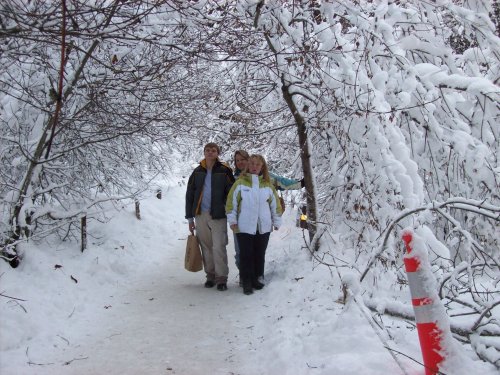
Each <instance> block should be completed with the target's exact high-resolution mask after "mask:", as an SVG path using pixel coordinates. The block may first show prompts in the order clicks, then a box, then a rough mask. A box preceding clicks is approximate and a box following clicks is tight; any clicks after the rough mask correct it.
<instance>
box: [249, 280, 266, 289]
mask: <svg viewBox="0 0 500 375" xmlns="http://www.w3.org/2000/svg"><path fill="white" fill-rule="evenodd" d="M264 285H265V284H262V283H261V282H260V281H259V280H257V279H254V280H252V287H253V288H254V289H257V290H261V289H262V288H264Z"/></svg>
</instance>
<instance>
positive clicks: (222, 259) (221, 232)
mask: <svg viewBox="0 0 500 375" xmlns="http://www.w3.org/2000/svg"><path fill="white" fill-rule="evenodd" d="M195 225H196V236H197V237H198V241H199V242H200V246H201V252H202V254H203V267H204V269H205V272H206V274H207V280H210V281H214V282H215V283H216V284H220V283H227V275H228V273H229V268H228V266H227V250H226V246H227V244H228V239H227V219H216V220H214V219H212V216H211V215H210V213H208V212H202V213H201V215H198V216H196V217H195Z"/></svg>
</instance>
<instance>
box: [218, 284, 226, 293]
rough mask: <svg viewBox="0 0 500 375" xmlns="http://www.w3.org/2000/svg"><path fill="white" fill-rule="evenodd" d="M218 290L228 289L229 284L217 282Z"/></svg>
mask: <svg viewBox="0 0 500 375" xmlns="http://www.w3.org/2000/svg"><path fill="white" fill-rule="evenodd" d="M217 290H220V291H221V292H223V291H224V290H227V284H226V283H220V284H217Z"/></svg>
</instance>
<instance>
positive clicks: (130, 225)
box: [0, 182, 494, 375]
mask: <svg viewBox="0 0 500 375" xmlns="http://www.w3.org/2000/svg"><path fill="white" fill-rule="evenodd" d="M184 192H185V186H184V185H183V183H182V182H181V183H178V184H177V185H175V184H174V185H172V186H170V187H168V188H167V187H165V188H164V189H163V199H162V200H158V199H156V198H154V197H151V198H150V199H146V200H144V201H142V202H141V216H142V219H141V220H140V221H139V220H137V219H136V218H135V216H134V210H133V207H132V206H128V207H126V208H125V209H124V210H123V211H121V212H120V213H119V214H117V215H116V216H115V217H114V218H113V219H112V220H111V221H110V222H109V223H106V224H101V223H97V222H94V223H92V224H91V225H89V227H90V229H89V235H91V236H92V238H89V248H88V249H87V250H86V251H85V252H84V253H81V252H80V251H79V248H78V245H77V244H71V243H62V242H59V241H54V243H52V244H49V245H44V246H43V247H41V246H36V245H34V244H29V245H28V246H27V247H26V256H25V259H24V261H23V262H22V264H21V266H20V267H19V268H18V269H16V270H13V269H11V268H10V267H9V266H8V265H7V263H5V262H0V292H1V294H2V295H1V296H0V322H1V331H0V373H1V374H2V375H31V374H37V375H44V374H56V375H57V374H63V375H66V374H68V375H69V374H74V375H83V374H108V375H113V374H120V375H128V374H130V375H132V374H134V375H135V374H159V375H160V374H161V375H165V374H167V375H168V374H183V375H198V374H200V375H201V374H227V375H230V374H232V375H236V374H239V375H253V374H260V375H266V374H281V375H285V374H289V375H301V374H314V375H323V374H341V375H342V374H344V375H350V374H352V375H354V374H356V375H357V374H370V375H377V374H380V375H382V374H384V375H386V374H404V373H405V372H406V373H408V374H423V370H422V367H421V366H420V365H418V364H417V363H416V362H415V361H413V360H411V359H410V358H408V357H412V358H415V359H416V360H418V361H421V356H420V349H419V344H418V337H417V333H416V331H415V330H414V329H413V328H412V326H411V325H409V324H407V323H406V322H403V321H397V320H388V319H386V318H384V321H383V324H384V325H385V326H387V327H389V328H390V332H391V335H392V339H391V340H389V337H388V334H387V331H380V334H381V336H382V337H384V338H385V339H386V340H389V341H388V342H389V345H390V346H391V347H392V348H394V349H396V350H397V351H399V352H401V353H403V354H404V355H399V354H397V358H398V360H399V361H400V363H401V365H402V366H403V368H404V371H403V370H402V369H401V368H400V367H399V366H398V364H397V363H396V361H395V360H394V359H393V358H392V357H391V356H390V354H389V352H388V350H387V349H385V348H384V345H383V343H382V341H381V340H380V339H379V337H378V336H377V334H376V333H375V331H374V329H373V328H372V327H371V326H370V324H369V323H368V321H367V320H366V319H365V317H364V316H363V315H362V314H361V312H360V308H359V307H358V305H357V304H355V303H354V302H352V301H351V302H348V303H347V304H345V305H344V304H342V303H340V301H338V300H339V298H340V296H341V288H340V282H339V280H338V276H336V273H335V272H334V273H333V274H331V273H330V271H329V270H328V269H327V268H326V267H321V266H317V265H316V266H314V265H313V263H312V262H311V261H310V259H309V256H308V254H307V252H306V251H305V250H304V249H302V246H303V241H302V230H301V229H299V228H296V226H295V218H296V211H295V210H293V209H291V208H288V209H287V211H286V212H285V215H284V218H285V220H284V225H283V227H282V228H281V229H280V230H279V231H277V232H273V233H272V235H271V241H270V244H269V247H268V250H267V263H266V281H267V285H266V287H265V288H264V289H263V290H262V291H256V292H255V293H254V294H253V295H251V296H245V295H244V294H243V293H242V290H241V288H240V287H238V274H237V269H236V267H235V266H234V247H233V239H232V235H230V238H229V246H228V257H229V264H230V277H229V283H228V287H229V289H228V290H227V291H225V292H220V291H217V290H216V289H215V288H214V289H206V288H204V287H203V282H204V274H203V272H198V273H190V272H187V271H185V270H184V268H183V261H184V250H185V241H186V237H187V234H188V230H187V221H186V220H185V219H184ZM152 195H153V194H152ZM407 356H408V357H407ZM475 363H476V364H477V367H476V369H480V370H481V373H482V374H484V375H490V374H494V372H493V370H490V368H489V367H488V368H486V367H485V366H483V364H482V363H478V362H475ZM489 371H491V372H489Z"/></svg>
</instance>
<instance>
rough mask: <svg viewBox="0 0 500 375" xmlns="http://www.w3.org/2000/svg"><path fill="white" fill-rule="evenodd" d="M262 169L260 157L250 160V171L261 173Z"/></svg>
mask: <svg viewBox="0 0 500 375" xmlns="http://www.w3.org/2000/svg"><path fill="white" fill-rule="evenodd" d="M261 171H262V163H261V162H260V160H258V159H250V161H249V162H248V172H250V173H251V174H256V175H259V174H260V172H261Z"/></svg>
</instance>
